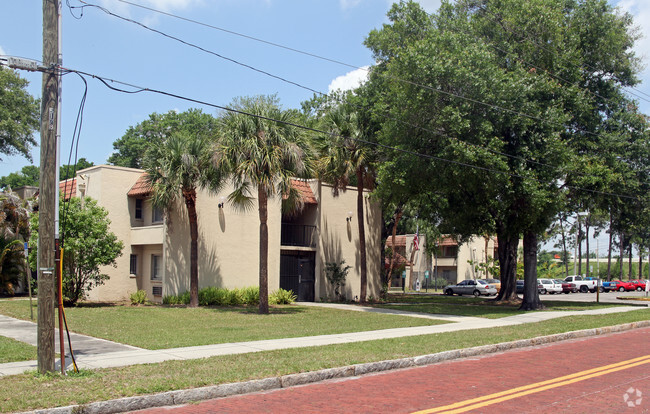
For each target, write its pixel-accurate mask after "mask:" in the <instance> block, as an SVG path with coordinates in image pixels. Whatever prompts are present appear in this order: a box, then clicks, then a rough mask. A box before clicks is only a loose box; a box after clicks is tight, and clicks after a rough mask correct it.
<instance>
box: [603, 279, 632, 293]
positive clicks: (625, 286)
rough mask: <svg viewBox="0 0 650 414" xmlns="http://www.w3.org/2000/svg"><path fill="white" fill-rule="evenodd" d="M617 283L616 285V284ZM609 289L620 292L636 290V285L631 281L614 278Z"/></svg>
mask: <svg viewBox="0 0 650 414" xmlns="http://www.w3.org/2000/svg"><path fill="white" fill-rule="evenodd" d="M614 285H616V286H614ZM609 290H618V291H619V292H625V291H628V292H629V291H632V290H636V285H635V284H634V283H630V282H623V281H621V280H612V281H611V282H609Z"/></svg>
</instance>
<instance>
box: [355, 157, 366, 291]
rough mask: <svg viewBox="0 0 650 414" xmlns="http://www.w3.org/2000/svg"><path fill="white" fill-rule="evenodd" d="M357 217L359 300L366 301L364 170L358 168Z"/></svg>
mask: <svg viewBox="0 0 650 414" xmlns="http://www.w3.org/2000/svg"><path fill="white" fill-rule="evenodd" d="M357 219H358V221H359V262H360V265H361V278H360V279H361V288H360V290H359V302H361V303H365V302H366V292H367V288H368V286H367V284H368V274H367V267H366V228H365V225H364V220H363V170H362V169H361V168H359V169H358V170H357Z"/></svg>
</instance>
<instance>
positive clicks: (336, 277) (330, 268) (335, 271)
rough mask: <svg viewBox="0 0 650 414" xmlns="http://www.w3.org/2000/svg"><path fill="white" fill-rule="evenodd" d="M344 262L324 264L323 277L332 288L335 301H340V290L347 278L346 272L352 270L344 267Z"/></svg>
mask: <svg viewBox="0 0 650 414" xmlns="http://www.w3.org/2000/svg"><path fill="white" fill-rule="evenodd" d="M344 264H345V260H341V262H339V263H336V262H331V263H326V264H325V277H326V278H327V281H328V282H330V284H331V285H332V286H333V287H334V295H336V298H337V299H342V296H341V291H340V290H341V288H342V287H343V286H344V285H345V278H346V277H347V276H348V272H349V271H350V269H352V266H345V267H343V265H344Z"/></svg>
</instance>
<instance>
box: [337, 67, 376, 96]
mask: <svg viewBox="0 0 650 414" xmlns="http://www.w3.org/2000/svg"><path fill="white" fill-rule="evenodd" d="M368 68H369V67H368V66H364V67H362V68H359V69H355V70H353V71H352V72H348V73H346V74H345V75H342V76H339V77H337V78H335V79H334V80H333V81H332V82H330V84H329V86H328V88H327V90H328V93H332V92H334V91H336V90H341V91H347V90H350V89H354V88H356V87H358V86H360V85H361V84H362V83H364V82H365V81H366V80H368Z"/></svg>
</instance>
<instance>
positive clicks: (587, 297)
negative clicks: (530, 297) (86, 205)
mask: <svg viewBox="0 0 650 414" xmlns="http://www.w3.org/2000/svg"><path fill="white" fill-rule="evenodd" d="M520 296H521V295H520ZM539 297H540V299H541V300H543V301H544V300H562V301H567V302H596V293H579V292H578V293H569V294H562V293H560V294H555V295H539ZM644 297H646V296H645V292H636V291H634V292H609V293H601V294H600V301H601V302H608V303H624V304H632V305H634V304H636V305H646V306H648V305H650V302H646V301H639V300H623V299H618V298H644Z"/></svg>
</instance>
